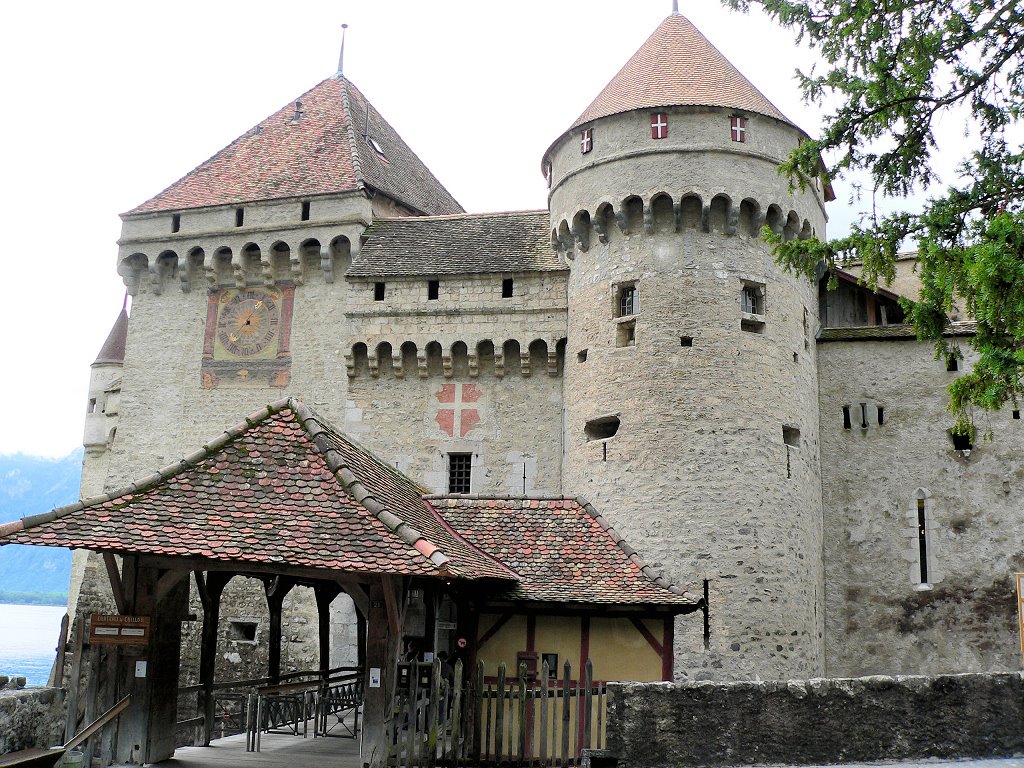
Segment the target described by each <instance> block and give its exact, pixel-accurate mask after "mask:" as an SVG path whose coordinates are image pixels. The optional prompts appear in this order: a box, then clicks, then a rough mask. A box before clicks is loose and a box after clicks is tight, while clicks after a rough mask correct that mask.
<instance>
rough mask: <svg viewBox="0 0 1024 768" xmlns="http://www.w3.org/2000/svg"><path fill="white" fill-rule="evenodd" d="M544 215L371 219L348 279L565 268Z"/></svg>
mask: <svg viewBox="0 0 1024 768" xmlns="http://www.w3.org/2000/svg"><path fill="white" fill-rule="evenodd" d="M550 226H551V225H550V218H549V216H548V212H547V211H517V212H511V213H483V214H460V215H456V216H429V217H416V218H401V219H377V220H376V221H374V223H373V225H372V226H371V227H370V228H369V229H368V230H367V231H366V235H365V237H366V242H365V243H364V244H363V246H362V248H360V250H359V258H357V259H356V260H355V261H353V262H352V265H351V266H350V267H349V269H348V271H347V272H346V273H345V274H346V275H347V276H349V277H390V276H406V275H457V274H479V273H495V272H499V273H504V272H551V271H562V270H565V269H566V268H565V266H564V265H563V264H562V263H561V262H560V261H559V260H558V256H557V254H556V253H555V251H554V249H553V248H552V247H551V230H550Z"/></svg>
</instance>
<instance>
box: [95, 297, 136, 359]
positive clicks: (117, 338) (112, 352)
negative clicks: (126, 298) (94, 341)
mask: <svg viewBox="0 0 1024 768" xmlns="http://www.w3.org/2000/svg"><path fill="white" fill-rule="evenodd" d="M127 341H128V309H127V308H126V307H121V314H119V315H118V316H117V320H115V321H114V326H113V327H112V328H111V329H110V333H108V334H107V340H106V341H104V342H103V346H102V347H100V353H99V354H98V355H96V359H95V360H94V361H93V363H92V364H93V365H102V364H103V363H123V362H124V347H125V344H126V343H127Z"/></svg>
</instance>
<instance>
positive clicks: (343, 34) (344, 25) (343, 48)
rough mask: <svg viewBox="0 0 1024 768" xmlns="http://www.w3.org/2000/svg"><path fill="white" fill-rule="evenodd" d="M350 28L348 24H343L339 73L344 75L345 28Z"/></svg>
mask: <svg viewBox="0 0 1024 768" xmlns="http://www.w3.org/2000/svg"><path fill="white" fill-rule="evenodd" d="M346 29H348V24H342V25H341V54H340V55H339V56H338V74H339V75H342V74H344V72H345V30H346Z"/></svg>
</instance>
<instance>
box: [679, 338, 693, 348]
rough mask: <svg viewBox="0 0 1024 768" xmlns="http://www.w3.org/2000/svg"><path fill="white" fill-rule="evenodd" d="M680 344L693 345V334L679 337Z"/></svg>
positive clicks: (684, 345)
mask: <svg viewBox="0 0 1024 768" xmlns="http://www.w3.org/2000/svg"><path fill="white" fill-rule="evenodd" d="M679 346H680V347H692V346H693V336H680V337H679Z"/></svg>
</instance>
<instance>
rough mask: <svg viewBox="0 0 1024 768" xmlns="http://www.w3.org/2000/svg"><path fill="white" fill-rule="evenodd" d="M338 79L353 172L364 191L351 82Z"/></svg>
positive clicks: (341, 78)
mask: <svg viewBox="0 0 1024 768" xmlns="http://www.w3.org/2000/svg"><path fill="white" fill-rule="evenodd" d="M337 79H338V83H339V85H340V88H341V108H342V109H343V110H344V111H345V126H346V132H347V133H348V147H349V152H351V153H352V170H353V171H354V172H355V177H356V186H357V187H358V188H359V189H363V188H365V186H366V182H365V180H364V179H363V162H362V158H361V156H360V154H359V143H358V140H357V139H356V125H355V120H353V118H352V103H351V101H350V100H349V96H348V86H349V80H348V78H347V77H345V76H344V75H342V76H341V77H338V78H337ZM367 103H369V102H367Z"/></svg>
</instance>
